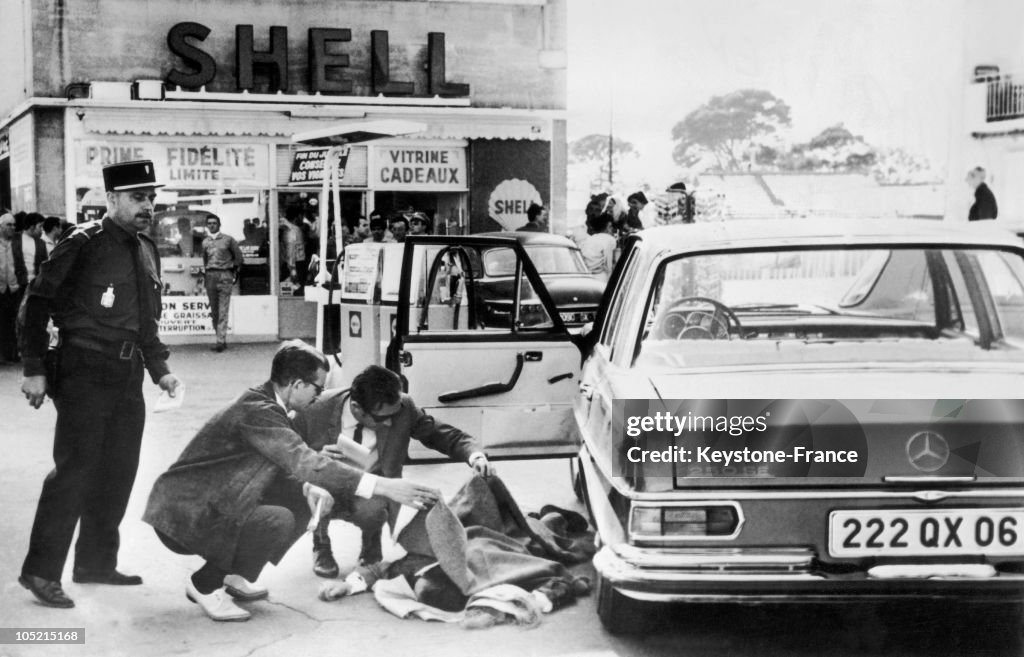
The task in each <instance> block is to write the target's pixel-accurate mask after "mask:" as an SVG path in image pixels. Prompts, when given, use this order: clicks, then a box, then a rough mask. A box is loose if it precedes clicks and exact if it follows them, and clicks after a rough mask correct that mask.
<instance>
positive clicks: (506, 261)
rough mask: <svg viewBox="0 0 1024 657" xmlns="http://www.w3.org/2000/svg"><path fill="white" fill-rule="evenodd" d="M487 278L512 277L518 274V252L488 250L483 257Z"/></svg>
mask: <svg viewBox="0 0 1024 657" xmlns="http://www.w3.org/2000/svg"><path fill="white" fill-rule="evenodd" d="M483 264H484V273H485V274H486V275H487V276H493V277H497V276H512V275H513V274H515V273H516V252H515V251H513V250H512V249H488V250H487V251H485V252H484V255H483Z"/></svg>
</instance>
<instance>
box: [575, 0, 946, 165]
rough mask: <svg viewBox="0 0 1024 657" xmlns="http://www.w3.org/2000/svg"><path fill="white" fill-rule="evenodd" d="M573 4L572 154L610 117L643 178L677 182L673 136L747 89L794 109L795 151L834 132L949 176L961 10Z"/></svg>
mask: <svg viewBox="0 0 1024 657" xmlns="http://www.w3.org/2000/svg"><path fill="white" fill-rule="evenodd" d="M568 3H569V4H568V40H569V41H568V58H569V64H568V66H569V68H568V110H569V112H568V119H569V120H568V131H569V139H570V141H571V140H573V139H577V138H579V137H582V136H585V135H587V134H591V133H595V132H596V133H601V134H607V132H608V127H609V117H611V125H612V129H613V131H614V134H615V136H616V137H617V138H622V139H625V140H627V141H630V142H632V143H633V144H634V145H635V147H636V148H637V149H638V150H639V151H640V155H641V158H642V159H643V160H645V163H647V162H649V163H650V167H651V170H652V171H661V170H664V169H665V168H674V164H673V162H672V160H671V150H672V143H671V130H672V126H673V125H674V124H675V123H676V122H678V121H680V120H682V119H683V118H684V117H685V116H686V115H687V114H688V113H689V112H691V111H692V110H694V109H696V108H697V107H699V106H700V105H702V104H703V103H705V102H706V101H707V100H708V99H710V98H711V97H712V96H715V95H720V94H724V93H728V92H730V91H734V90H737V89H745V88H753V89H764V90H766V91H770V92H771V93H773V94H774V95H775V96H776V97H778V98H780V99H782V100H783V101H785V102H786V103H787V104H789V106H790V110H791V118H792V123H793V125H792V134H791V136H792V138H793V140H795V141H805V140H807V139H808V138H810V137H812V136H814V135H816V134H818V133H819V132H821V130H823V129H824V128H827V127H829V126H831V125H835V124H837V123H843V124H844V125H845V126H846V128H847V129H849V130H850V131H851V132H853V133H854V134H855V135H861V136H863V137H864V139H865V140H866V141H867V142H868V143H869V144H872V145H875V146H881V147H900V148H903V149H905V150H907V151H909V152H910V153H912V154H914V155H917V156H919V157H924V158H926V159H928V160H929V161H930V162H931V164H932V166H933V168H935V169H936V170H937V171H939V172H940V173H941V172H943V171H944V160H945V159H946V158H947V144H948V139H949V125H950V116H951V112H955V111H957V109H958V108H959V104H960V103H962V95H963V90H964V82H963V80H964V79H965V78H964V75H965V73H964V72H963V71H962V70H961V69H962V66H963V63H962V59H963V57H962V47H961V45H960V43H961V41H962V39H963V36H962V34H961V32H960V28H959V27H958V20H959V16H960V14H959V12H960V11H962V9H961V2H960V0H827V1H826V0H568ZM652 175H654V174H652ZM669 177H671V176H669Z"/></svg>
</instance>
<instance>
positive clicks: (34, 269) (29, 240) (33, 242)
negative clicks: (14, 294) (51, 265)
mask: <svg viewBox="0 0 1024 657" xmlns="http://www.w3.org/2000/svg"><path fill="white" fill-rule="evenodd" d="M42 238H43V215H41V214H39V213H38V212H29V213H28V214H26V215H25V229H24V230H23V231H21V236H20V239H21V254H22V258H23V259H24V261H25V271H26V273H27V274H28V282H29V283H31V282H32V279H34V278H35V277H36V274H38V273H39V267H40V266H41V265H42V264H43V261H44V260H46V256H47V251H46V244H45V243H44V242H43V239H42Z"/></svg>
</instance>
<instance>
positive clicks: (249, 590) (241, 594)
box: [224, 575, 269, 602]
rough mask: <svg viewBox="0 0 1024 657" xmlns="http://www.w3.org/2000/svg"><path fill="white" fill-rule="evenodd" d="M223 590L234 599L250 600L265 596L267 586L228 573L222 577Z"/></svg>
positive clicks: (267, 592) (260, 598)
mask: <svg viewBox="0 0 1024 657" xmlns="http://www.w3.org/2000/svg"><path fill="white" fill-rule="evenodd" d="M224 590H225V591H227V592H228V595H230V596H231V597H232V598H234V599H235V600H241V601H242V602H252V601H253V600H262V599H263V598H265V597H267V595H268V594H269V591H268V590H267V587H265V586H260V585H259V584H254V583H253V582H250V581H249V580H247V579H246V578H244V577H242V576H241V575H228V576H227V577H225V578H224Z"/></svg>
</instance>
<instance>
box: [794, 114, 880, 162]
mask: <svg viewBox="0 0 1024 657" xmlns="http://www.w3.org/2000/svg"><path fill="white" fill-rule="evenodd" d="M877 160H878V154H877V152H876V149H875V148H874V147H873V146H871V145H870V144H868V143H867V142H866V141H864V138H863V137H862V136H860V135H855V134H853V133H852V132H850V131H849V130H847V129H846V127H845V126H844V125H843V124H842V123H837V124H835V125H833V126H829V127H827V128H825V129H824V130H822V131H821V132H820V133H818V134H817V135H815V136H814V137H812V138H811V140H810V141H808V142H807V143H806V144H796V145H794V146H793V147H792V148H790V149H789V151H788V152H786V153H784V154H782V155H780V156H779V157H778V158H776V160H775V163H776V165H777V166H778V168H779V169H780V170H782V171H814V172H820V173H867V172H868V171H869V170H870V169H871V167H873V166H874V165H875V163H876V162H877Z"/></svg>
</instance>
